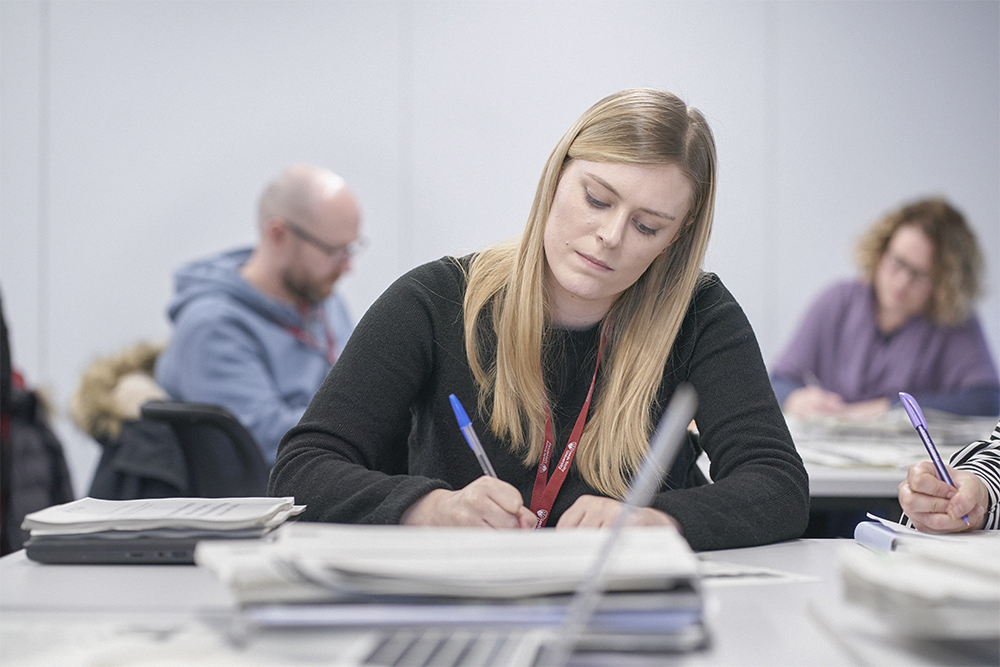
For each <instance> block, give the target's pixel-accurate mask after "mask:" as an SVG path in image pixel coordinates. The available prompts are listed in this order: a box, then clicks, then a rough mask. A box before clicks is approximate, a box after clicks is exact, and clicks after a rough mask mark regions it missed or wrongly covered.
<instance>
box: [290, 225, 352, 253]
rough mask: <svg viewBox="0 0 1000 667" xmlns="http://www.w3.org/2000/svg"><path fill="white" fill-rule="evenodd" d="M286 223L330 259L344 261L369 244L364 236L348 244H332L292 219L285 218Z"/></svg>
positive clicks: (291, 229) (293, 232) (291, 230)
mask: <svg viewBox="0 0 1000 667" xmlns="http://www.w3.org/2000/svg"><path fill="white" fill-rule="evenodd" d="M284 223H285V226H286V227H288V231H290V232H291V233H292V234H295V235H296V236H298V237H299V238H300V239H302V240H303V241H305V242H306V243H308V244H309V245H311V246H313V247H315V248H317V249H319V250H321V251H322V252H323V253H324V254H326V256H327V257H329V258H330V259H336V260H338V261H344V260H345V259H347V258H348V257H354V256H355V255H357V254H358V253H359V252H361V251H362V250H364V247H365V246H366V245H367V244H368V240H367V239H365V238H363V237H362V238H359V239H358V240H357V241H355V242H354V243H348V244H347V245H330V244H329V243H327V242H326V241H324V240H322V239H318V238H316V237H315V236H313V235H312V234H310V233H309V232H307V231H306V230H304V229H303V228H302V227H299V226H298V225H297V224H295V223H294V222H292V221H291V220H285V221H284Z"/></svg>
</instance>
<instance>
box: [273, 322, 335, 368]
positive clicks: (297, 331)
mask: <svg viewBox="0 0 1000 667" xmlns="http://www.w3.org/2000/svg"><path fill="white" fill-rule="evenodd" d="M319 318H320V319H321V320H322V321H323V332H324V333H325V334H326V357H327V359H328V360H329V361H330V365H331V366H333V365H334V364H335V363H336V362H337V345H336V343H335V340H334V337H333V332H332V331H330V323H329V322H327V321H326V312H325V311H324V310H322V309H321V310H320V311H319ZM285 329H286V330H287V331H288V333H290V334H292V335H293V336H295V338H296V339H297V340H298V341H299V342H301V343H303V344H305V345H306V347H310V348H312V349H314V350H316V351H317V352H323V348H321V347H320V345H319V343H318V342H317V341H316V338H314V337H313V336H312V335H310V334H309V333H308V332H306V331H305V330H304V329H301V328H299V327H297V326H294V325H291V324H287V325H285Z"/></svg>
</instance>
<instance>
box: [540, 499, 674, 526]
mask: <svg viewBox="0 0 1000 667" xmlns="http://www.w3.org/2000/svg"><path fill="white" fill-rule="evenodd" d="M624 508H625V504H624V503H622V502H621V501H618V500H614V499H612V498H604V497H602V496H580V497H579V498H577V499H576V502H574V503H573V504H572V505H571V506H570V508H569V509H568V510H566V511H565V512H564V513H563V515H562V516H561V517H559V522H558V523H557V524H556V528H610V527H611V526H612V525H613V524H614V522H615V520H616V519H617V518H618V515H619V514H620V513H621V511H622V510H623V509H624ZM625 525H627V526H673V527H674V528H677V529H678V530H680V526H679V525H678V524H677V522H676V521H675V520H674V519H673V517H671V516H670V515H669V514H667V513H666V512H661V511H660V510H656V509H653V508H652V507H640V508H637V509H635V510H633V511H632V514H631V516H629V518H628V521H627V522H626V524H625Z"/></svg>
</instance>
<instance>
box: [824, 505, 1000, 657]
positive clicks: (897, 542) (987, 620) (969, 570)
mask: <svg viewBox="0 0 1000 667" xmlns="http://www.w3.org/2000/svg"><path fill="white" fill-rule="evenodd" d="M873 518H875V519H877V520H876V521H864V522H861V523H860V524H858V527H857V529H856V530H855V539H856V540H857V541H858V542H859V543H860V544H864V545H865V546H867V547H868V549H857V548H854V549H845V550H844V551H843V552H842V553H841V554H840V571H841V578H842V580H843V583H844V594H845V597H846V598H847V599H848V600H849V601H851V602H854V603H855V604H857V605H859V606H861V607H865V608H868V609H869V610H871V611H872V612H874V613H875V614H876V615H877V616H879V617H880V618H881V619H882V620H883V621H884V622H886V623H888V624H889V625H890V626H891V628H892V630H893V632H895V633H896V634H898V635H899V636H904V637H913V638H920V639H960V640H991V641H993V642H994V645H995V641H996V640H997V639H1000V533H997V532H996V531H976V532H973V533H958V534H954V535H928V534H926V533H920V532H917V531H916V530H914V529H912V528H908V527H905V526H900V525H898V524H892V523H890V522H888V521H885V520H881V519H878V518H877V517H873Z"/></svg>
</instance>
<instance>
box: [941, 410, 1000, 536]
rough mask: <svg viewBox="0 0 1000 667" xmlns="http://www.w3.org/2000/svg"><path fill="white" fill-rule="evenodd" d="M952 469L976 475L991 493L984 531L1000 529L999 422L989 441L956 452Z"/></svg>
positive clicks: (951, 462)
mask: <svg viewBox="0 0 1000 667" xmlns="http://www.w3.org/2000/svg"><path fill="white" fill-rule="evenodd" d="M949 463H950V464H951V467H952V468H956V469H958V470H968V471H969V472H973V473H975V474H976V475H977V476H978V477H979V478H980V479H981V480H983V483H985V484H986V488H987V490H988V491H989V495H990V502H989V505H987V507H986V522H985V523H984V524H983V529H984V530H998V529H1000V510H998V509H997V506H998V502H1000V422H997V425H996V427H995V428H994V429H993V433H992V435H990V439H989V440H979V441H977V442H973V443H971V444H969V445H966V446H965V447H963V448H962V449H961V450H959V451H957V452H955V455H954V456H952V457H951V461H949Z"/></svg>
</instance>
